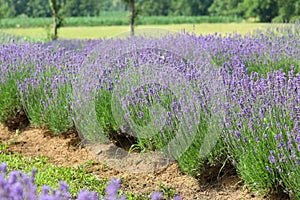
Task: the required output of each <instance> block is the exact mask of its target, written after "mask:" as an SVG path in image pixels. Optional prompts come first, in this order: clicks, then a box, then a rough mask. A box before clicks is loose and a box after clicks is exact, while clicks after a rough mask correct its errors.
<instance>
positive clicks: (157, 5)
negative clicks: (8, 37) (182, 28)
mask: <svg viewBox="0 0 300 200" xmlns="http://www.w3.org/2000/svg"><path fill="white" fill-rule="evenodd" d="M59 1H60V3H61V5H62V8H61V14H62V16H64V17H77V16H99V15H100V14H101V12H103V11H128V10H130V6H129V4H128V1H127V0H59ZM126 1H127V3H126ZM135 5H136V8H139V9H140V10H141V13H139V14H140V15H141V16H153V15H160V16H178V15H184V16H200V15H211V16H233V17H235V16H236V17H242V18H245V19H248V18H253V19H256V20H257V21H261V22H271V21H272V20H281V21H289V20H291V19H295V18H297V17H298V16H300V0H263V1H262V0H202V1H199V0H135ZM17 16H28V17H51V8H50V7H49V4H48V0H0V18H9V17H17Z"/></svg>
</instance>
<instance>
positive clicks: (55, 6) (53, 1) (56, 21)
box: [49, 0, 62, 40]
mask: <svg viewBox="0 0 300 200" xmlns="http://www.w3.org/2000/svg"><path fill="white" fill-rule="evenodd" d="M49 5H50V8H51V11H52V17H53V35H52V39H53V40H56V39H57V38H58V35H57V30H58V28H60V27H61V25H62V18H61V17H60V16H59V11H60V8H61V5H60V2H59V0H49Z"/></svg>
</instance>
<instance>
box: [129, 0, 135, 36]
mask: <svg viewBox="0 0 300 200" xmlns="http://www.w3.org/2000/svg"><path fill="white" fill-rule="evenodd" d="M129 7H130V11H131V14H130V35H131V36H134V22H135V8H134V0H130V2H129Z"/></svg>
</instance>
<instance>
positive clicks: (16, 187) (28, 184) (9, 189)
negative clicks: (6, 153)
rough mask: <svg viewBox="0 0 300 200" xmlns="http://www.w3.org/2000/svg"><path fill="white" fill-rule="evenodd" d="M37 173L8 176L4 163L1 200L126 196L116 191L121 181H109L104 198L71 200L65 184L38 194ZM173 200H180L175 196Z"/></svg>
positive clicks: (0, 178)
mask: <svg viewBox="0 0 300 200" xmlns="http://www.w3.org/2000/svg"><path fill="white" fill-rule="evenodd" d="M36 173H37V171H36V170H32V173H31V176H29V175H27V174H25V173H23V172H22V171H12V172H10V173H9V174H8V172H7V166H6V164H5V163H2V164H1V165H0V198H1V199H3V200H23V199H27V200H72V199H74V200H75V199H76V200H99V199H102V200H126V196H125V195H122V196H120V197H119V195H118V190H119V188H120V187H121V179H111V180H110V182H109V184H108V185H107V186H106V189H105V196H104V197H101V195H99V194H98V193H97V192H90V191H87V190H82V191H80V192H79V193H78V195H77V197H76V198H72V196H71V194H70V193H69V187H68V185H67V184H66V183H64V182H62V181H61V182H60V184H59V188H58V189H53V188H50V187H49V186H47V185H43V186H42V188H41V192H40V193H38V186H37V185H36V184H35V175H36ZM162 198H163V194H162V193H161V192H156V193H153V194H152V196H151V199H153V200H159V199H162ZM174 200H180V196H179V195H175V197H174Z"/></svg>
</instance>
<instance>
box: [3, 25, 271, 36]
mask: <svg viewBox="0 0 300 200" xmlns="http://www.w3.org/2000/svg"><path fill="white" fill-rule="evenodd" d="M264 26H266V24H262V23H215V24H210V23H202V24H194V25H193V24H177V25H140V26H137V27H136V32H137V33H138V34H150V35H151V33H152V34H153V33H157V32H159V33H162V34H163V33H165V32H183V31H186V32H190V33H192V32H193V33H195V34H197V35H199V34H203V35H206V34H213V33H216V32H217V33H221V34H225V33H233V32H236V33H240V34H243V35H244V34H247V33H250V32H253V31H254V30H255V29H259V28H263V27H264ZM1 31H3V32H5V33H10V34H14V35H20V36H24V37H33V38H39V39H46V38H47V30H46V29H45V28H10V29H2V30H1ZM128 35H129V26H99V27H63V28H61V29H59V38H61V39H98V38H109V37H115V36H120V37H122V36H128Z"/></svg>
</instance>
